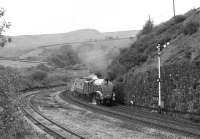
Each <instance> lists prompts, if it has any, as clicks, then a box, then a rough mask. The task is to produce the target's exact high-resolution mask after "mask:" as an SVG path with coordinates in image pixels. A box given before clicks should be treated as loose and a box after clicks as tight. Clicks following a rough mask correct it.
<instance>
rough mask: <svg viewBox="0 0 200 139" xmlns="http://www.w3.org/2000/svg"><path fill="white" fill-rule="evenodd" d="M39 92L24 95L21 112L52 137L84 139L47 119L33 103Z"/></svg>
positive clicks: (57, 138) (21, 100) (58, 138)
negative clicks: (32, 100) (33, 98)
mask: <svg viewBox="0 0 200 139" xmlns="http://www.w3.org/2000/svg"><path fill="white" fill-rule="evenodd" d="M38 93H39V92H38V91H34V92H29V93H27V94H25V95H23V96H22V97H21V99H20V102H21V104H22V106H21V107H20V109H21V111H22V112H23V113H24V114H25V116H27V118H29V119H30V120H31V121H32V122H33V123H34V124H35V125H37V126H38V127H40V128H41V129H42V130H44V131H45V132H47V133H48V134H50V135H52V136H53V137H55V138H56V139H67V138H70V139H84V137H82V136H81V135H79V134H78V133H76V132H74V131H71V130H70V129H67V128H65V127H62V126H60V125H59V124H57V123H56V122H55V121H53V120H51V119H49V118H47V117H45V116H44V115H43V114H42V113H41V112H40V111H39V110H38V109H37V108H36V107H35V106H34V105H33V104H32V103H31V99H32V97H33V96H34V95H36V94H38Z"/></svg>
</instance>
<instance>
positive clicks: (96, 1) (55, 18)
mask: <svg viewBox="0 0 200 139" xmlns="http://www.w3.org/2000/svg"><path fill="white" fill-rule="evenodd" d="M172 2H173V0H0V7H3V8H5V9H6V20H8V21H10V22H11V23H12V26H11V28H10V29H9V30H8V31H7V34H8V35H25V34H48V33H61V32H69V31H72V30H77V29H85V28H90V29H97V30H99V31H101V32H112V31H122V30H138V29H141V28H142V26H143V25H144V22H145V21H146V20H147V19H148V15H150V16H151V18H152V19H153V21H154V23H155V24H158V23H160V22H164V21H166V20H167V19H169V18H170V17H172V16H173V9H172V4H173V3H172ZM175 4H176V13H177V14H183V13H185V12H186V11H188V10H190V9H192V8H197V7H200V0H175Z"/></svg>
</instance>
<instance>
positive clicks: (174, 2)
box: [173, 0, 176, 16]
mask: <svg viewBox="0 0 200 139" xmlns="http://www.w3.org/2000/svg"><path fill="white" fill-rule="evenodd" d="M173 11H174V16H176V13H175V2H174V0H173Z"/></svg>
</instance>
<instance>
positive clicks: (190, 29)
mask: <svg viewBox="0 0 200 139" xmlns="http://www.w3.org/2000/svg"><path fill="white" fill-rule="evenodd" d="M198 29H199V23H198V22H195V21H190V22H188V23H186V25H185V26H184V28H183V32H184V34H185V35H192V34H193V33H195V32H197V31H198Z"/></svg>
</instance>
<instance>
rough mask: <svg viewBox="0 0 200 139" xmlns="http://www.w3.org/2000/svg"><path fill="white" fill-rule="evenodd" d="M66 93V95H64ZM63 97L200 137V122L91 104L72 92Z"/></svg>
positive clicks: (115, 115) (109, 112) (94, 107)
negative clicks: (76, 96) (177, 119)
mask: <svg viewBox="0 0 200 139" xmlns="http://www.w3.org/2000/svg"><path fill="white" fill-rule="evenodd" d="M64 94H65V95H64ZM60 97H61V98H64V99H65V100H66V101H71V102H72V103H75V104H76V105H81V106H84V107H86V108H89V109H91V110H93V111H98V112H100V113H104V114H107V115H111V116H114V117H119V118H123V119H126V120H129V121H130V122H140V123H144V124H145V125H150V126H153V127H155V128H158V127H159V128H161V129H165V130H168V131H170V132H175V133H181V134H184V135H186V136H190V137H194V138H200V124H195V123H194V124H191V123H188V122H186V121H181V120H179V121H176V120H173V119H170V118H168V117H165V116H155V115H153V114H152V115H151V114H150V115H147V114H149V113H147V112H138V111H133V112H131V111H130V109H129V108H127V107H124V106H115V107H110V108H109V107H105V106H95V105H91V104H89V103H87V102H85V101H83V100H80V99H78V98H75V97H73V96H72V95H71V94H70V93H66V92H65V93H61V94H60Z"/></svg>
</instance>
